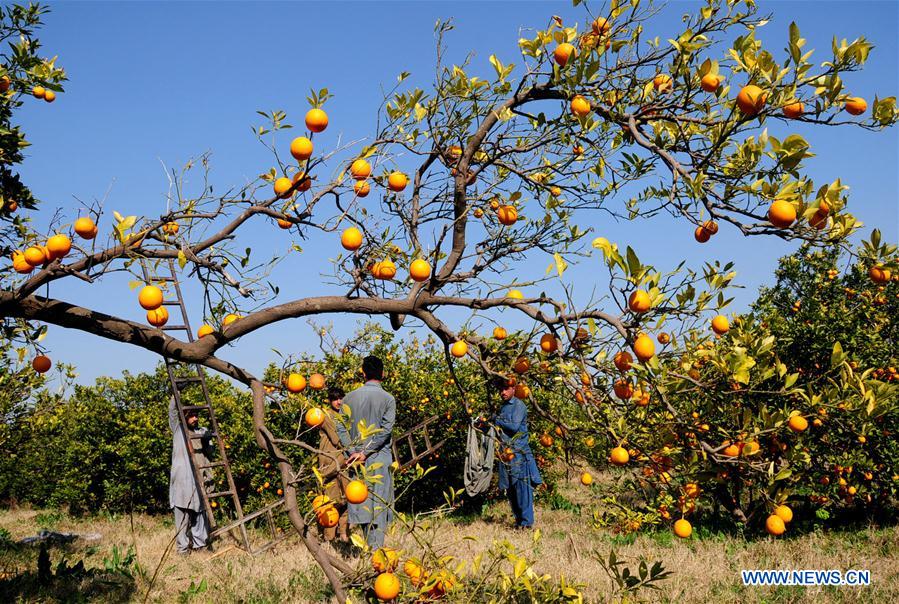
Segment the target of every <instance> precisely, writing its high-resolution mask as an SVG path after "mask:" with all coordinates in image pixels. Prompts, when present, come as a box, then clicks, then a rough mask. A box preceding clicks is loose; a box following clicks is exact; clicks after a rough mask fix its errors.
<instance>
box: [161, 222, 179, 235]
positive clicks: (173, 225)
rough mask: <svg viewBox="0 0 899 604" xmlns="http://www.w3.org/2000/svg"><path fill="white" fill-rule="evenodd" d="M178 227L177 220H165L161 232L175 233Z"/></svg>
mask: <svg viewBox="0 0 899 604" xmlns="http://www.w3.org/2000/svg"><path fill="white" fill-rule="evenodd" d="M180 228H181V227H179V226H178V223H177V222H167V223H165V224H164V225H162V232H163V233H165V234H166V235H177V234H178V231H179V229H180Z"/></svg>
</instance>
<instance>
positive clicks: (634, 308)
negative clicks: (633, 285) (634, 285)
mask: <svg viewBox="0 0 899 604" xmlns="http://www.w3.org/2000/svg"><path fill="white" fill-rule="evenodd" d="M627 306H628V308H630V309H631V312H635V313H644V312H646V311H647V310H649V307H650V300H649V294H647V293H646V292H645V291H643V290H642V289H638V290H636V291H635V292H634V293H632V294H631V295H630V298H628V300H627Z"/></svg>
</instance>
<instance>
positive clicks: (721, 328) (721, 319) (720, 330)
mask: <svg viewBox="0 0 899 604" xmlns="http://www.w3.org/2000/svg"><path fill="white" fill-rule="evenodd" d="M712 331H714V332H715V333H716V334H718V335H719V336H720V335H724V334H726V333H727V332H728V331H730V323H729V322H728V320H727V317H725V316H724V315H718V316H716V317H715V318H714V319H712Z"/></svg>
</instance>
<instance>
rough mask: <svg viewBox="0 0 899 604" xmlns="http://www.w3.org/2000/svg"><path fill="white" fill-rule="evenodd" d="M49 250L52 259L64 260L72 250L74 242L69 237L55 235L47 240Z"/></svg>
mask: <svg viewBox="0 0 899 604" xmlns="http://www.w3.org/2000/svg"><path fill="white" fill-rule="evenodd" d="M47 249H48V250H50V257H51V258H64V257H65V255H66V254H68V253H69V252H70V251H71V249H72V240H71V239H69V237H68V235H63V234H57V235H53V236H52V237H50V238H49V239H48V240H47Z"/></svg>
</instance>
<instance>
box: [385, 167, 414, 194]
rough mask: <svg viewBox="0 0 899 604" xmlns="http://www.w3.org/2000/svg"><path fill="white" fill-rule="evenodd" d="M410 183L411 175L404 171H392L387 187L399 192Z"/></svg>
mask: <svg viewBox="0 0 899 604" xmlns="http://www.w3.org/2000/svg"><path fill="white" fill-rule="evenodd" d="M407 184H409V177H408V176H406V175H405V174H403V173H402V172H391V173H390V176H388V177H387V188H388V189H390V190H391V191H394V192H396V193H399V192H400V191H402V190H403V189H405V188H406V185H407Z"/></svg>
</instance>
